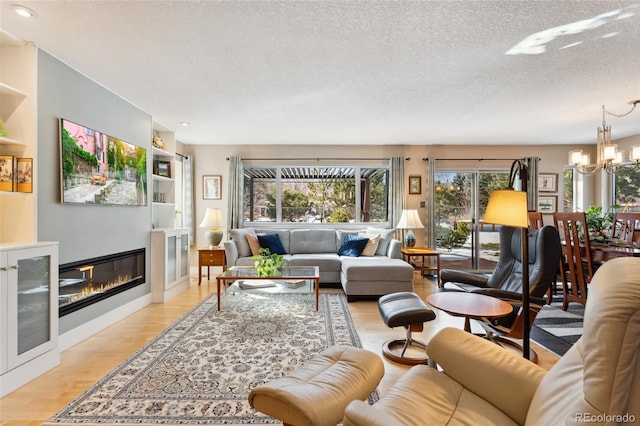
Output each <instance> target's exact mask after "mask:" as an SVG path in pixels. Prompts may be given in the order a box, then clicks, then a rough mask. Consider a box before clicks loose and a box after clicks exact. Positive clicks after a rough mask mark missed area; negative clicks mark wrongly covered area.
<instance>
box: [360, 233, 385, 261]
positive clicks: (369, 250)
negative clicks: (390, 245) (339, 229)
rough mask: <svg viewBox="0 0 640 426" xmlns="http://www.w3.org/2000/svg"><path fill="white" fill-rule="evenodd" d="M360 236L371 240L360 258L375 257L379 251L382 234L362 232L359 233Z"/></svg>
mask: <svg viewBox="0 0 640 426" xmlns="http://www.w3.org/2000/svg"><path fill="white" fill-rule="evenodd" d="M358 236H359V237H366V238H368V239H369V241H367V245H366V246H365V247H364V250H362V253H360V256H375V254H376V251H377V250H378V245H379V244H380V234H367V233H365V232H360V233H358Z"/></svg>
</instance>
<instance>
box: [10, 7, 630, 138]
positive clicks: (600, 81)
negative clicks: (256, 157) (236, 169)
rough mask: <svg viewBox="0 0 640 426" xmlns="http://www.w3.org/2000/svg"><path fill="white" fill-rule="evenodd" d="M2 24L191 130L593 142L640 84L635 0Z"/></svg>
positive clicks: (229, 134)
mask: <svg viewBox="0 0 640 426" xmlns="http://www.w3.org/2000/svg"><path fill="white" fill-rule="evenodd" d="M14 3H19V4H21V5H24V6H26V7H29V8H30V9H32V10H33V11H35V12H36V14H37V16H36V17H35V18H31V19H28V20H27V19H24V18H20V17H18V16H17V15H16V14H15V13H14V12H13V10H12V9H11V8H12V4H14ZM569 24H573V25H569ZM0 25H1V26H2V28H3V29H4V30H6V31H8V32H10V33H11V34H14V35H16V36H18V37H20V38H22V39H24V40H27V41H33V42H35V43H36V44H37V45H39V46H40V47H42V48H43V49H44V50H46V51H47V52H49V53H51V54H52V55H54V56H56V57H57V58H59V59H60V60H62V61H64V62H66V63H67V64H69V65H70V66H72V67H74V68H76V69H77V70H79V71H81V72H82V73H84V74H86V75H87V76H89V77H90V78H92V79H94V80H95V81H97V82H98V83H100V84H102V85H104V86H105V87H107V88H109V89H111V90H112V91H114V92H115V93H117V94H118V95H120V96H121V97H123V98H125V99H127V100H128V101H130V102H131V103H133V104H134V105H136V106H138V107H139V108H141V109H143V110H145V111H146V112H148V113H149V114H151V115H152V116H153V117H154V119H155V120H157V121H159V122H161V123H163V124H164V125H165V126H167V127H169V128H171V129H173V130H175V131H176V135H177V138H178V139H179V140H180V141H182V142H184V143H188V144H558V143H593V142H594V139H595V133H596V127H597V126H598V125H599V124H600V123H601V121H602V118H601V106H602V105H603V104H604V105H606V107H607V109H609V110H611V111H613V112H616V113H622V112H626V111H628V109H629V105H628V104H627V102H628V101H630V100H632V99H638V98H640V54H639V53H640V2H638V1H636V2H630V1H526V2H525V1H455V2H454V1H422V2H403V1H399V2H364V1H339V2H328V1H304V2H294V1H278V2H276V1H260V2H256V1H250V2H241V1H215V2H214V1H160V0H157V1H149V0H147V1H78V0H75V1H54V0H47V1H20V0H12V1H6V0H0ZM557 27H561V28H557ZM551 28H556V29H555V30H551V31H547V32H546V33H542V34H540V33H541V32H543V31H545V30H548V29H551ZM534 34H537V35H536V36H533V37H530V36H532V35H534ZM527 37H530V38H529V39H528V41H529V42H528V43H522V42H523V41H524V40H525V39H527ZM523 45H524V46H525V47H524V48H522V49H520V50H521V51H522V50H523V51H524V52H525V53H522V54H506V53H507V52H508V51H510V50H511V49H513V48H514V47H516V46H521V47H522V46H523ZM181 121H188V122H190V123H191V126H189V127H182V126H180V124H179V123H180V122H181ZM607 121H608V123H609V124H611V125H612V127H613V136H614V138H620V137H623V136H629V135H634V134H639V133H640V108H639V110H638V111H635V112H634V113H633V114H631V115H629V116H627V117H625V118H614V117H608V118H607Z"/></svg>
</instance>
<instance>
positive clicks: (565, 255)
mask: <svg viewBox="0 0 640 426" xmlns="http://www.w3.org/2000/svg"><path fill="white" fill-rule="evenodd" d="M553 223H554V225H555V227H556V229H557V230H558V233H559V234H560V240H561V241H562V242H563V244H562V256H561V259H560V278H561V279H562V290H563V293H564V294H563V299H562V310H564V311H566V310H567V308H568V307H569V303H570V302H577V303H581V304H583V305H585V304H586V303H587V293H588V290H587V285H588V284H589V282H590V281H591V277H592V276H593V262H592V260H591V244H590V242H589V232H588V228H587V217H586V214H585V213H554V214H553ZM581 234H582V235H583V236H584V237H581Z"/></svg>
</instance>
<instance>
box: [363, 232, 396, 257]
mask: <svg viewBox="0 0 640 426" xmlns="http://www.w3.org/2000/svg"><path fill="white" fill-rule="evenodd" d="M395 231H396V230H395V229H382V228H373V227H371V226H369V227H367V234H379V235H380V243H378V250H376V255H378V256H386V255H387V249H388V248H389V243H390V242H391V240H392V239H393V234H394V232H395Z"/></svg>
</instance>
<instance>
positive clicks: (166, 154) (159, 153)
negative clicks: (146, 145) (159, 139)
mask: <svg viewBox="0 0 640 426" xmlns="http://www.w3.org/2000/svg"><path fill="white" fill-rule="evenodd" d="M153 155H154V156H155V157H158V158H173V157H174V154H172V153H170V152H169V151H165V150H162V149H160V148H156V147H155V146H154V147H153Z"/></svg>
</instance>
